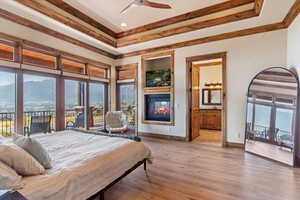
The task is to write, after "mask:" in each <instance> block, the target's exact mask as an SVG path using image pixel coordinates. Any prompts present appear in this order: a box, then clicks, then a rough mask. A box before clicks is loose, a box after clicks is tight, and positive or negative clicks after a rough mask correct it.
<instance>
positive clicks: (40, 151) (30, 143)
mask: <svg viewBox="0 0 300 200" xmlns="http://www.w3.org/2000/svg"><path fill="white" fill-rule="evenodd" d="M13 142H14V143H15V144H16V145H18V146H19V147H21V148H22V149H24V150H25V151H26V152H28V153H29V154H30V155H32V156H33V157H34V158H35V159H36V160H37V161H38V162H39V163H40V164H41V165H43V167H44V168H45V169H51V168H52V165H51V158H50V155H49V154H48V152H47V150H46V149H45V148H44V147H43V146H42V145H41V144H40V143H39V142H38V141H37V140H36V139H34V138H31V137H24V136H22V135H16V134H14V135H13Z"/></svg>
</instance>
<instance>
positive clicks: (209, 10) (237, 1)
mask: <svg viewBox="0 0 300 200" xmlns="http://www.w3.org/2000/svg"><path fill="white" fill-rule="evenodd" d="M254 1H255V0H230V1H226V2H223V3H219V4H216V5H213V6H209V7H206V8H202V9H198V10H195V11H192V12H188V13H185V14H182V15H178V16H175V17H171V18H167V19H164V20H161V21H157V22H154V23H151V24H147V25H144V26H140V27H138V28H134V29H131V30H128V31H124V32H120V33H118V34H117V38H118V39H119V38H123V37H127V36H130V35H134V34H138V33H142V32H146V31H150V30H153V29H158V28H161V27H164V26H169V25H172V24H176V23H179V22H183V21H187V20H191V19H195V18H198V17H203V16H206V15H210V14H213V13H217V12H221V11H224V10H228V9H232V8H235V7H239V6H243V5H247V4H250V3H253V2H254ZM259 1H262V0H259Z"/></svg>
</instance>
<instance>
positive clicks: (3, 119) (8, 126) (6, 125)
mask: <svg viewBox="0 0 300 200" xmlns="http://www.w3.org/2000/svg"><path fill="white" fill-rule="evenodd" d="M32 116H51V122H50V128H51V130H55V127H56V123H55V120H56V113H55V111H54V110H53V111H26V112H24V115H23V125H24V127H30V123H31V117H32ZM77 116H78V111H76V110H75V109H67V110H65V124H66V125H67V122H73V123H74V122H75V121H76V117H77ZM92 117H93V118H92V119H93V123H92V124H93V127H103V126H104V109H102V108H93V109H92ZM15 121H16V114H15V112H3V113H1V112H0V135H3V136H11V134H12V133H14V132H15V128H16V126H15Z"/></svg>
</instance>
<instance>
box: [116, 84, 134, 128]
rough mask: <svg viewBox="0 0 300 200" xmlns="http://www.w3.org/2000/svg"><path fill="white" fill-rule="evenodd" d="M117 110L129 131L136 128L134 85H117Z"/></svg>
mask: <svg viewBox="0 0 300 200" xmlns="http://www.w3.org/2000/svg"><path fill="white" fill-rule="evenodd" d="M117 91H118V94H117V97H118V98H117V109H118V110H120V111H123V112H124V113H125V114H126V116H127V120H128V126H129V129H130V131H133V132H134V131H135V128H136V87H135V83H134V82H132V83H119V84H118V88H117Z"/></svg>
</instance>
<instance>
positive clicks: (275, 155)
mask: <svg viewBox="0 0 300 200" xmlns="http://www.w3.org/2000/svg"><path fill="white" fill-rule="evenodd" d="M298 91H299V83H298V78H297V76H296V75H295V74H294V73H293V72H292V71H290V70H288V69H285V68H269V69H267V70H264V71H262V72H260V73H259V74H257V75H256V76H255V78H254V79H253V80H252V81H251V84H250V85H249V89H248V95H247V119H246V131H245V132H246V134H245V150H246V151H247V152H250V153H253V154H257V155H260V156H263V157H266V158H269V159H272V160H276V161H279V162H282V163H285V164H288V165H291V166H295V163H296V162H295V159H298V157H299V156H298V155H299V154H298V153H297V149H296V148H297V147H298V144H299V142H298V127H297V121H298V120H297V118H298V117H297V115H298V113H297V107H298Z"/></svg>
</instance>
